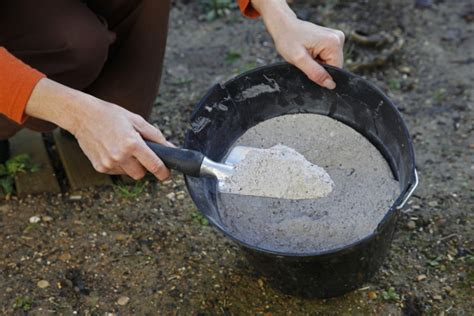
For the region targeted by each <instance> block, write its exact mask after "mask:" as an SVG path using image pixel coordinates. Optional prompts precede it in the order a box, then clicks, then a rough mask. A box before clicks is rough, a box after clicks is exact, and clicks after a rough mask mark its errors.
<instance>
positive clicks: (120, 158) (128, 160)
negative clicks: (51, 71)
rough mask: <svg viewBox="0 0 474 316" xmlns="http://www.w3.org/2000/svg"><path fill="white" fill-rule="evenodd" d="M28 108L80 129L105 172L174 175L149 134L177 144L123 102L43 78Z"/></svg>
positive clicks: (95, 163)
mask: <svg viewBox="0 0 474 316" xmlns="http://www.w3.org/2000/svg"><path fill="white" fill-rule="evenodd" d="M26 113H27V114H28V115H30V116H34V117H37V118H40V119H44V120H47V121H50V122H53V123H55V124H57V125H59V126H61V127H63V128H65V129H67V130H68V131H70V132H71V133H72V134H74V136H75V137H76V138H77V140H78V142H79V145H80V146H81V148H82V150H83V151H84V153H85V154H86V156H87V157H88V158H89V160H90V161H91V163H92V165H93V166H94V168H95V169H96V170H97V171H99V172H102V173H107V174H128V175H129V176H130V177H132V178H133V179H135V180H138V179H141V178H143V177H144V176H145V174H146V170H148V171H149V172H151V173H152V174H154V175H155V177H157V178H158V179H159V180H165V179H167V178H168V177H169V176H170V171H169V170H168V169H167V168H166V166H165V165H164V163H163V162H162V161H161V160H160V159H159V158H158V157H157V156H156V155H155V154H154V153H153V151H152V150H151V149H150V148H148V146H147V145H146V144H145V142H144V140H143V139H147V140H150V141H153V142H157V143H161V144H164V145H171V144H170V143H168V142H167V141H166V139H165V137H164V136H163V135H162V134H161V132H160V130H159V129H157V128H155V127H154V126H152V125H151V124H149V123H148V122H147V121H145V120H144V119H143V118H142V117H141V116H139V115H136V114H134V113H132V112H129V111H127V110H125V109H124V108H121V107H120V106H118V105H115V104H112V103H108V102H105V101H102V100H100V99H97V98H95V97H93V96H91V95H88V94H85V93H83V92H80V91H77V90H74V89H71V88H68V87H66V86H63V85H61V84H59V83H56V82H54V81H51V80H49V79H42V80H40V82H39V83H38V85H37V86H36V87H35V89H34V91H33V93H32V95H31V97H30V100H29V102H28V104H27V107H26Z"/></svg>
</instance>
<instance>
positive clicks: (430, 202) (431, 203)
mask: <svg viewBox="0 0 474 316" xmlns="http://www.w3.org/2000/svg"><path fill="white" fill-rule="evenodd" d="M428 205H429V206H431V207H435V206H438V201H434V200H433V201H429V202H428Z"/></svg>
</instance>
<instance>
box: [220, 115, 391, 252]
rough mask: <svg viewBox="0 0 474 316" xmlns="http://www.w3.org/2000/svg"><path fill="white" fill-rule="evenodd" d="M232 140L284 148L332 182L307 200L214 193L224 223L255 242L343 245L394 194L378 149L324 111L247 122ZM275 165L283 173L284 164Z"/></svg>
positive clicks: (277, 246) (373, 223)
mask: <svg viewBox="0 0 474 316" xmlns="http://www.w3.org/2000/svg"><path fill="white" fill-rule="evenodd" d="M235 145H236V146H237V145H244V146H251V147H256V148H265V149H268V148H271V147H273V146H276V145H283V146H287V147H290V148H292V149H294V150H295V151H296V152H298V153H300V154H302V155H303V156H304V158H306V160H308V161H309V162H310V163H312V164H314V165H316V166H319V167H322V168H324V170H325V172H327V174H329V176H330V179H332V182H333V186H332V190H331V191H330V192H329V193H328V194H327V195H325V194H322V195H319V196H321V197H319V198H315V196H311V195H308V196H309V199H295V196H297V197H298V198H302V196H301V195H299V193H295V192H290V193H291V195H290V197H292V198H286V199H285V198H277V197H261V196H252V195H240V194H230V193H219V195H218V199H217V200H218V207H219V212H220V216H221V218H222V221H223V223H224V224H225V225H226V226H227V228H228V229H229V230H230V232H231V233H232V234H233V235H235V236H237V237H238V238H240V239H243V240H244V241H246V242H247V243H250V244H253V245H256V246H259V247H261V248H265V249H268V250H274V251H284V252H291V253H308V252H315V251H322V250H330V249H334V248H337V247H340V246H344V245H347V244H350V243H352V242H355V241H357V240H360V239H361V238H364V237H366V236H367V235H369V234H370V233H372V232H373V231H374V230H375V229H376V227H377V225H378V224H379V223H380V221H381V220H382V218H383V217H384V215H385V214H386V212H387V210H388V209H389V208H390V206H391V205H392V204H393V202H394V200H395V199H396V198H397V196H398V195H399V191H400V189H399V185H398V182H397V181H396V180H395V179H394V178H393V175H392V172H391V170H390V168H389V166H388V163H387V162H386V160H385V159H384V158H383V156H382V155H381V153H380V152H379V151H378V150H377V148H375V146H373V145H372V144H371V143H370V142H369V141H368V140H367V139H366V138H365V137H363V136H362V135H360V134H359V133H358V132H356V131H355V130H354V129H352V128H350V127H348V126H347V125H345V124H342V123H340V122H338V121H336V120H333V119H331V118H329V117H327V116H322V115H316V114H294V115H285V116H280V117H277V118H273V119H270V120H267V121H265V122H262V123H260V124H258V125H257V126H255V127H253V128H251V129H249V130H248V131H247V132H246V133H245V134H244V135H242V137H240V138H239V139H238V140H237V142H236V144H235ZM286 168H288V166H286ZM277 172H278V173H279V174H280V175H281V174H283V175H285V174H288V170H285V166H281V167H280V169H279V170H277ZM251 176H252V174H249V177H251ZM241 181H242V183H244V182H245V180H243V179H242V180H241ZM242 183H240V184H242ZM237 185H238V184H237ZM261 185H263V184H262V183H261ZM269 186H270V187H271V185H269ZM260 190H265V188H263V189H262V188H261V189H260ZM228 192H230V191H228ZM247 193H248V192H247ZM287 193H288V192H287ZM280 195H281V194H280ZM275 196H279V195H275ZM303 198H304V197H303Z"/></svg>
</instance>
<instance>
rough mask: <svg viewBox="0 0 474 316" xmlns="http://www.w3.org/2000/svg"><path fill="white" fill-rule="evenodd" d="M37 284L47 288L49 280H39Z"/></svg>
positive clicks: (41, 287)
mask: <svg viewBox="0 0 474 316" xmlns="http://www.w3.org/2000/svg"><path fill="white" fill-rule="evenodd" d="M36 285H37V286H38V287H39V288H40V289H45V288H47V287H49V282H48V281H46V280H41V281H38V283H36Z"/></svg>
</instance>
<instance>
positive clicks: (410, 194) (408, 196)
mask: <svg viewBox="0 0 474 316" xmlns="http://www.w3.org/2000/svg"><path fill="white" fill-rule="evenodd" d="M417 186H418V172H417V171H416V169H415V183H413V184H412V185H411V188H410V190H409V191H408V193H407V194H406V195H405V198H404V199H403V201H402V203H400V205H398V206H397V210H401V209H402V208H403V207H404V206H405V204H406V203H407V201H408V199H409V198H410V197H411V196H412V195H413V192H415V189H416V187H417Z"/></svg>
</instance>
